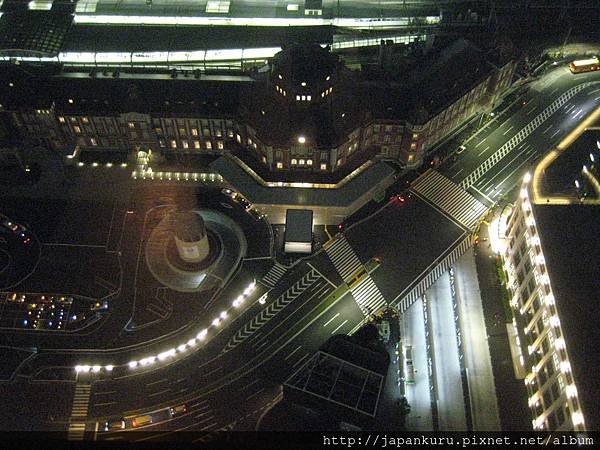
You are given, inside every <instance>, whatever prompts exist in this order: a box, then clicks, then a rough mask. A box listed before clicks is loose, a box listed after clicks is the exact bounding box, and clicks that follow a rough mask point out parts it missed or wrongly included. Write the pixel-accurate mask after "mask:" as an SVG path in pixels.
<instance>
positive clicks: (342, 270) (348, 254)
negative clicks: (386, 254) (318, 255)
mask: <svg viewBox="0 0 600 450" xmlns="http://www.w3.org/2000/svg"><path fill="white" fill-rule="evenodd" d="M325 253H327V256H329V259H330V260H331V262H332V263H333V266H334V267H335V270H337V271H338V273H339V274H340V276H341V277H342V279H343V280H344V281H347V280H348V279H349V278H351V277H352V275H354V274H355V273H356V272H357V271H358V270H359V269H360V268H361V267H362V264H361V262H360V259H358V256H357V255H356V253H355V252H354V250H353V249H352V247H351V246H350V244H349V243H348V241H347V240H346V238H345V237H344V236H340V237H338V238H337V239H336V240H335V241H333V243H332V244H330V245H328V246H327V247H326V248H325Z"/></svg>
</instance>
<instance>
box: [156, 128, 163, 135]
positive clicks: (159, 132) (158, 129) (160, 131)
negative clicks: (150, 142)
mask: <svg viewBox="0 0 600 450" xmlns="http://www.w3.org/2000/svg"><path fill="white" fill-rule="evenodd" d="M154 131H155V132H156V134H162V128H160V127H156V128H155V129H154Z"/></svg>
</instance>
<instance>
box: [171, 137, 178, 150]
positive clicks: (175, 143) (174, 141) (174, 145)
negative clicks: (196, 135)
mask: <svg viewBox="0 0 600 450" xmlns="http://www.w3.org/2000/svg"><path fill="white" fill-rule="evenodd" d="M171 148H177V141H176V140H175V139H173V140H172V141H171Z"/></svg>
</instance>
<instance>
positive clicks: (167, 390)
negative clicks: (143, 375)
mask: <svg viewBox="0 0 600 450" xmlns="http://www.w3.org/2000/svg"><path fill="white" fill-rule="evenodd" d="M170 390H171V389H164V390H162V391H158V392H155V393H153V394H148V397H154V396H155V395H160V394H164V393H165V392H169V391H170Z"/></svg>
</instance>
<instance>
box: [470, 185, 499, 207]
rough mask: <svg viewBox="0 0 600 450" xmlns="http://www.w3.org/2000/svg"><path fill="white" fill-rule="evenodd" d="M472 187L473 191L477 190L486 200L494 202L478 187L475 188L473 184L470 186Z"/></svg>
mask: <svg viewBox="0 0 600 450" xmlns="http://www.w3.org/2000/svg"><path fill="white" fill-rule="evenodd" d="M471 187H472V188H473V190H474V191H475V192H477V193H478V194H479V195H481V196H482V197H483V198H485V199H487V200H488V201H490V202H491V203H492V204H494V203H495V202H494V201H493V200H492V199H491V198H489V197H488V196H487V195H485V194H484V193H483V192H481V191H480V190H479V189H477V188H476V187H475V186H471Z"/></svg>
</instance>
